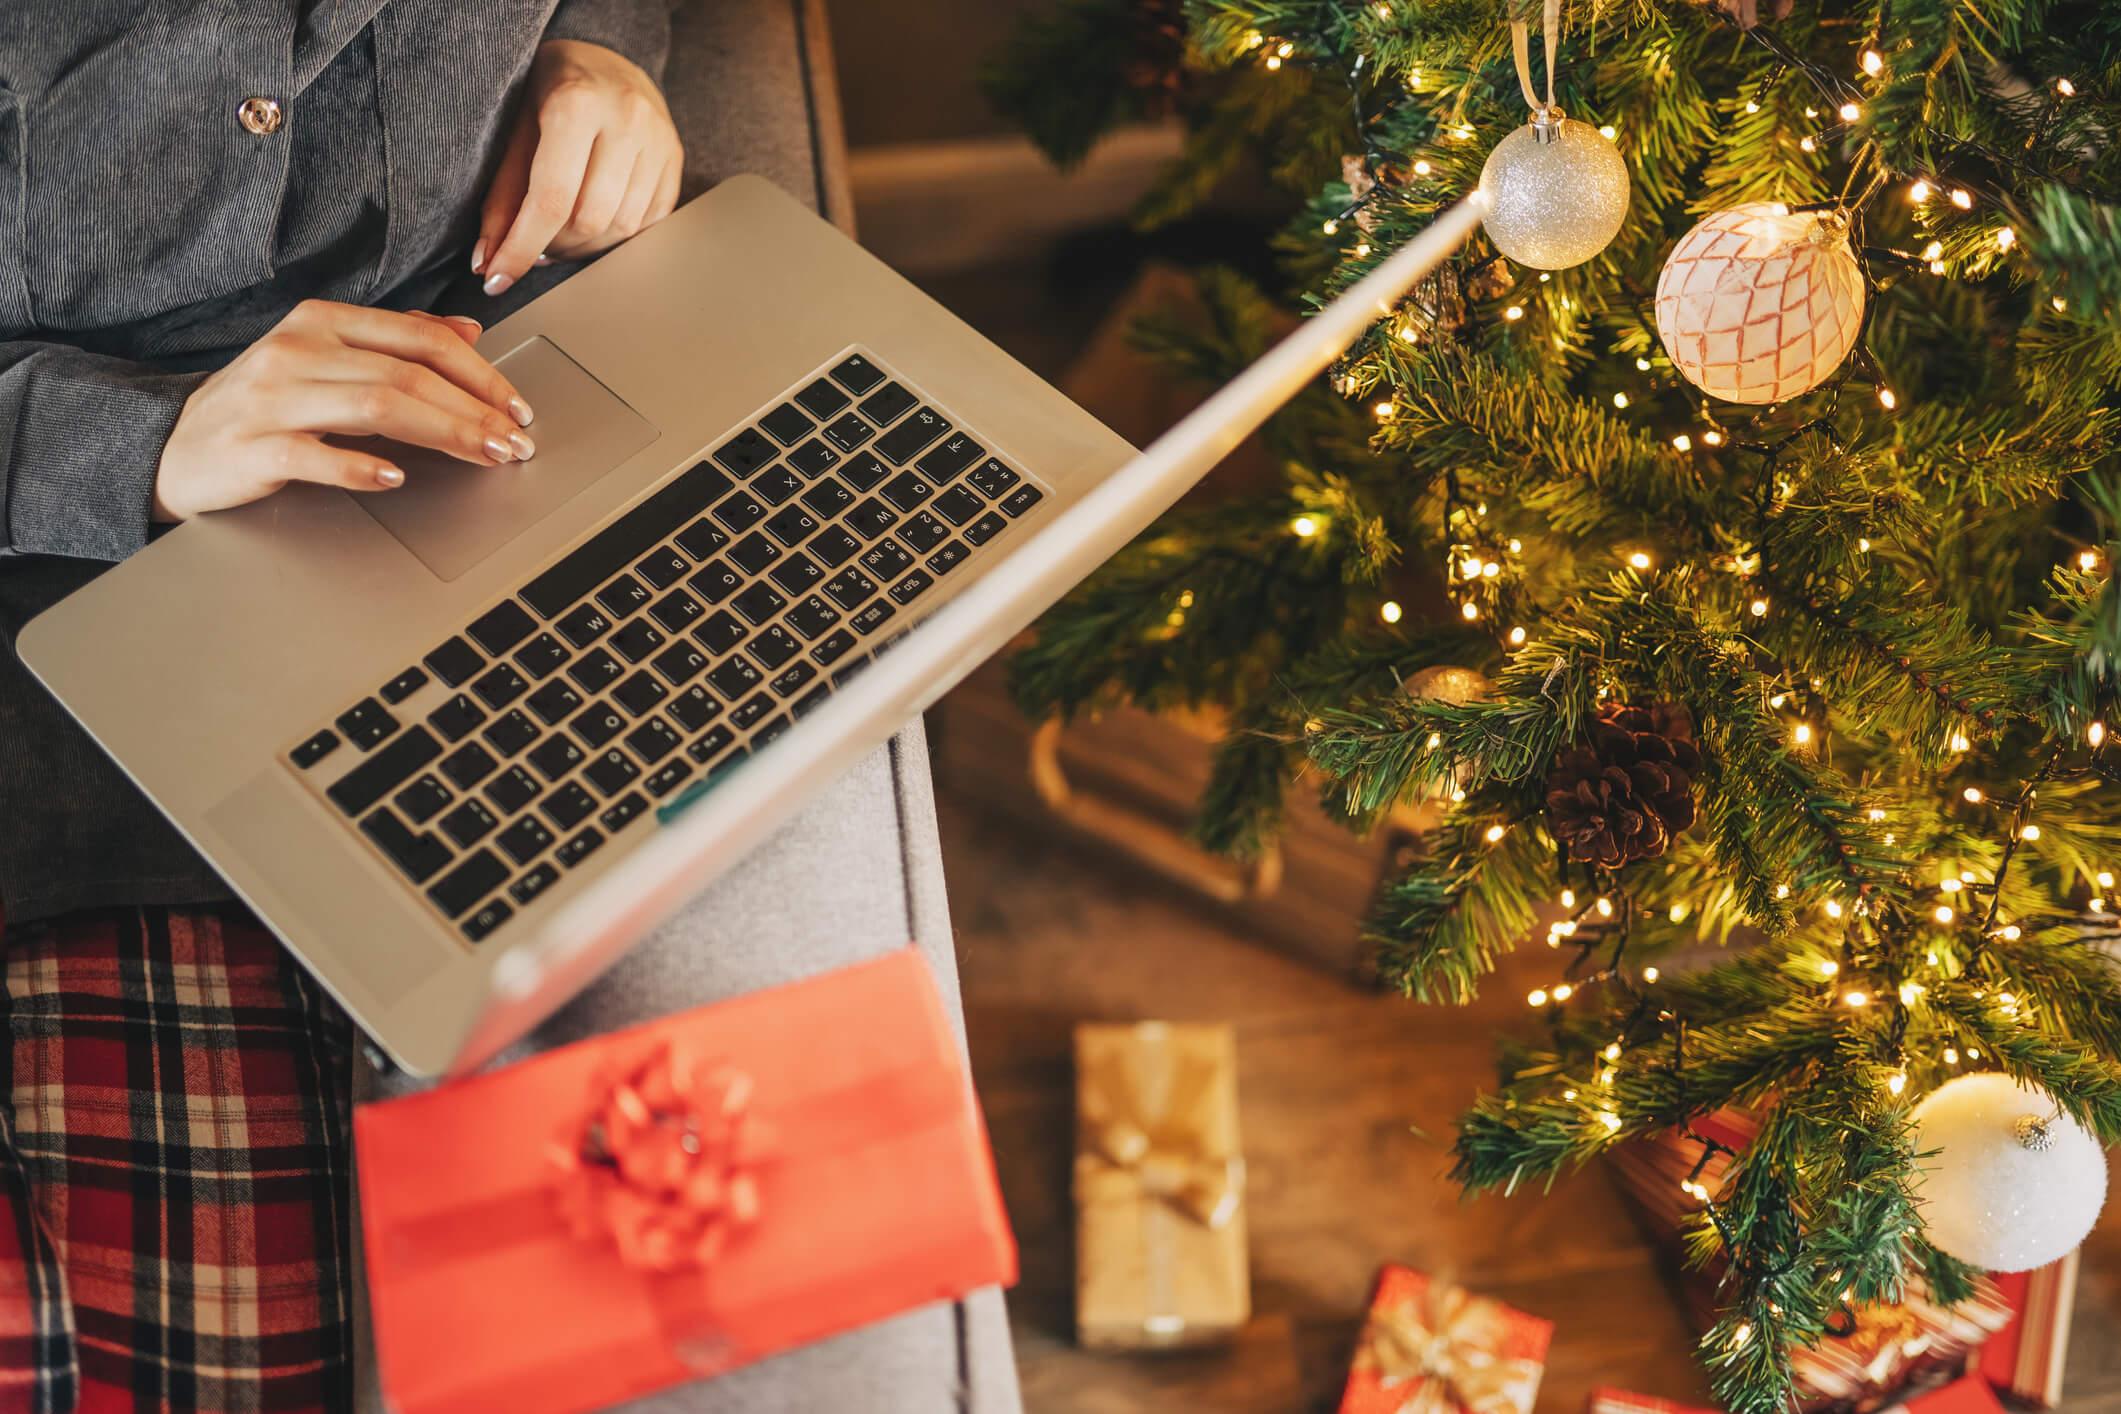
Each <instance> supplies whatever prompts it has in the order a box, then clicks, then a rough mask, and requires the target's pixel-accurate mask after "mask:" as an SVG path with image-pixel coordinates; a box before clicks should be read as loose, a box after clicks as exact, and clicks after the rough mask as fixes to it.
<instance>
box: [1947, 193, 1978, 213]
mask: <svg viewBox="0 0 2121 1414" xmlns="http://www.w3.org/2000/svg"><path fill="white" fill-rule="evenodd" d="M1951 203H1952V205H1954V206H1956V207H1958V208H1959V209H1960V210H1961V211H1971V210H1973V209H1974V196H1973V193H1972V192H1969V191H1968V190H1967V189H1966V188H1965V187H1953V188H1952V191H1951Z"/></svg>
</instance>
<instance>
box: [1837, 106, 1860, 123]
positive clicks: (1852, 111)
mask: <svg viewBox="0 0 2121 1414" xmlns="http://www.w3.org/2000/svg"><path fill="white" fill-rule="evenodd" d="M1862 116H1863V110H1862V109H1861V108H1858V107H1857V106H1856V105H1855V104H1853V103H1844V104H1842V105H1841V121H1842V122H1844V123H1853V122H1855V121H1856V120H1857V119H1858V118H1860V117H1862Z"/></svg>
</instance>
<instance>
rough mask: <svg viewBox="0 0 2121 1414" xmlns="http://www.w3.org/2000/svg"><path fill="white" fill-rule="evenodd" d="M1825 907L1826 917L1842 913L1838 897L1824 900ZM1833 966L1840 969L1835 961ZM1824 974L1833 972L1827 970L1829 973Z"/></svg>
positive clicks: (1837, 915) (1837, 916)
mask: <svg viewBox="0 0 2121 1414" xmlns="http://www.w3.org/2000/svg"><path fill="white" fill-rule="evenodd" d="M1825 907H1826V916H1827V917H1829V918H1839V917H1840V916H1841V914H1842V911H1843V910H1842V907H1841V901H1840V900H1839V899H1831V898H1830V899H1828V900H1827V901H1826V905H1825ZM1834 967H1835V969H1836V970H1837V971H1838V970H1839V969H1840V967H1841V964H1840V963H1838V962H1837V963H1835V964H1834ZM1826 975H1827V976H1829V977H1831V976H1833V975H1834V974H1833V973H1832V972H1829V973H1827V974H1826Z"/></svg>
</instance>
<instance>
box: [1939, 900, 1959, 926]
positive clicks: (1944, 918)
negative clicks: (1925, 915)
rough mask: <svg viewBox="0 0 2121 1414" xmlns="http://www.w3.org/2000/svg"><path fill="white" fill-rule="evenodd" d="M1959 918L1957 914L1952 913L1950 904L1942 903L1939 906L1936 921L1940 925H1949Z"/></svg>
mask: <svg viewBox="0 0 2121 1414" xmlns="http://www.w3.org/2000/svg"><path fill="white" fill-rule="evenodd" d="M1958 916H1959V915H1958V914H1957V913H1955V912H1953V911H1952V906H1951V905H1950V904H1948V903H1940V904H1938V905H1937V912H1936V919H1937V921H1938V922H1939V923H1949V922H1951V921H1952V920H1953V919H1954V918H1957V917H1958Z"/></svg>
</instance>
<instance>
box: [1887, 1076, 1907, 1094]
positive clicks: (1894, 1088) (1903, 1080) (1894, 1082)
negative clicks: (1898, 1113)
mask: <svg viewBox="0 0 2121 1414" xmlns="http://www.w3.org/2000/svg"><path fill="white" fill-rule="evenodd" d="M1885 1088H1886V1089H1888V1090H1890V1091H1891V1092H1892V1093H1893V1094H1895V1095H1897V1094H1899V1093H1900V1092H1901V1091H1902V1090H1905V1089H1906V1088H1907V1072H1906V1071H1904V1070H1896V1071H1894V1072H1893V1073H1892V1074H1891V1075H1888V1076H1887V1077H1885Z"/></svg>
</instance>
